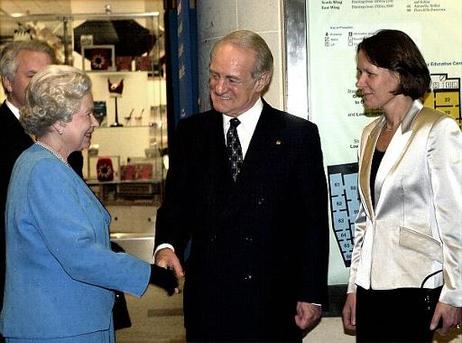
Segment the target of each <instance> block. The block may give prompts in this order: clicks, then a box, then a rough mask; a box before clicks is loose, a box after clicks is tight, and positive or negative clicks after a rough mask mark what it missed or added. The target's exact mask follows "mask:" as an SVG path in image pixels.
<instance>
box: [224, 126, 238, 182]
mask: <svg viewBox="0 0 462 343" xmlns="http://www.w3.org/2000/svg"><path fill="white" fill-rule="evenodd" d="M240 123H241V122H240V121H239V119H237V118H233V119H231V120H230V121H229V129H228V133H227V134H226V143H227V150H228V160H229V165H230V167H231V175H232V176H233V180H234V182H236V179H237V176H238V175H239V172H240V171H241V166H242V148H241V142H239V136H238V135H237V127H238V125H239V124H240Z"/></svg>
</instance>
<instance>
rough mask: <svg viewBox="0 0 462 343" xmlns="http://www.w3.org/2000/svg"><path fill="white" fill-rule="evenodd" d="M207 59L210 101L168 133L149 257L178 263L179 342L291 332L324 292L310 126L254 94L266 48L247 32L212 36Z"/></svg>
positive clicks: (321, 185) (308, 320) (323, 235)
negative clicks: (183, 332)
mask: <svg viewBox="0 0 462 343" xmlns="http://www.w3.org/2000/svg"><path fill="white" fill-rule="evenodd" d="M209 71H210V80H209V87H210V97H211V100H212V103H213V110H211V111H208V112H205V113H201V114H197V115H194V116H191V117H189V118H187V119H185V120H182V121H181V122H180V123H179V124H178V127H177V131H176V134H175V138H174V142H172V144H171V145H170V146H171V153H170V169H169V172H168V175H167V183H166V192H165V199H164V202H163V204H162V206H161V208H160V209H159V210H158V212H157V223H156V250H155V260H156V263H157V264H158V265H160V266H163V267H170V268H172V269H174V270H175V272H176V274H177V276H178V277H181V276H183V275H184V274H185V275H186V277H185V286H184V316H185V327H186V338H187V340H188V341H189V342H217V341H228V342H242V341H255V342H271V341H273V342H275V341H277V342H301V341H302V338H303V332H304V330H306V329H309V328H312V327H313V326H314V325H315V324H316V323H317V321H318V320H319V319H320V316H321V305H322V304H324V303H325V302H326V298H327V260H328V219H327V194H326V193H327V191H326V189H327V188H326V180H325V174H324V168H323V162H322V152H321V146H320V139H319V134H318V130H317V128H316V126H315V125H314V124H312V123H310V122H309V121H307V120H304V119H301V118H297V117H295V116H292V115H289V114H287V113H284V112H281V111H278V110H276V109H274V108H272V107H271V106H270V105H268V104H267V103H266V102H265V101H264V100H263V99H262V98H261V96H262V94H263V93H264V91H265V90H266V88H267V87H268V85H269V83H270V81H271V77H272V73H273V57H272V55H271V52H270V50H269V48H268V46H267V44H266V43H265V41H264V40H263V39H262V38H261V37H260V36H259V35H257V34H255V33H253V32H250V31H236V32H233V33H230V34H229V35H227V36H225V37H224V38H223V39H221V40H220V41H218V42H217V43H216V44H215V46H214V47H213V49H212V52H211V54H210V65H209ZM235 118H237V119H238V120H239V121H238V122H236V121H235ZM189 240H190V244H191V245H190V254H189V257H188V258H187V259H186V260H183V254H184V250H185V246H186V245H187V242H188V241H189ZM183 266H185V272H183Z"/></svg>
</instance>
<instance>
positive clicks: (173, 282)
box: [149, 264, 178, 296]
mask: <svg viewBox="0 0 462 343" xmlns="http://www.w3.org/2000/svg"><path fill="white" fill-rule="evenodd" d="M149 283H150V284H153V285H156V286H159V287H160V288H163V289H165V291H167V294H168V295H170V296H171V295H173V294H175V293H178V291H177V290H178V279H177V278H176V275H175V272H174V271H173V270H171V269H167V268H162V267H159V266H157V265H155V264H151V276H150V278H149Z"/></svg>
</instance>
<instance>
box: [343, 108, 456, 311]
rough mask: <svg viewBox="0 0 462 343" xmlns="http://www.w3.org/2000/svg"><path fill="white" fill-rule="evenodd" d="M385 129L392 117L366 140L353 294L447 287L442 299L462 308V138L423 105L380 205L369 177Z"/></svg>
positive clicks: (407, 128)
mask: <svg viewBox="0 0 462 343" xmlns="http://www.w3.org/2000/svg"><path fill="white" fill-rule="evenodd" d="M384 125H385V119H384V117H380V118H378V119H377V120H375V121H373V122H372V123H371V124H369V125H368V126H367V127H366V128H365V129H364V131H363V134H362V138H361V145H360V154H359V174H358V175H359V176H358V179H359V193H360V198H361V208H360V211H359V215H358V218H357V220H356V225H355V244H354V249H353V254H352V262H351V268H350V280H349V285H348V292H349V293H350V292H354V291H355V290H356V285H359V286H361V287H363V288H365V289H369V288H372V289H377V290H383V289H395V288H402V287H425V288H435V287H438V286H441V285H443V289H442V292H441V296H440V301H441V302H443V303H446V304H450V305H452V306H456V307H461V306H462V133H461V131H460V129H459V127H458V125H457V123H456V122H455V121H454V120H453V119H452V118H450V117H448V116H446V115H445V114H443V113H441V112H439V111H435V110H433V109H429V108H426V107H422V104H421V103H420V101H415V102H414V104H413V106H412V107H411V110H410V111H409V112H408V113H407V114H406V116H405V118H404V120H403V121H402V123H401V125H400V127H399V128H398V130H397V131H396V133H395V134H394V136H393V138H392V140H391V142H390V144H389V146H388V148H387V151H386V152H385V155H384V157H383V159H382V162H381V164H380V167H379V169H378V171H377V176H376V180H375V198H376V204H375V207H374V206H373V205H372V200H371V192H370V187H369V178H370V173H371V163H372V157H373V154H374V150H375V146H376V142H377V139H378V137H379V135H380V132H381V130H382V128H383V126H384ZM439 270H442V272H441V273H438V271H439ZM432 273H436V274H434V275H433V276H430V275H432Z"/></svg>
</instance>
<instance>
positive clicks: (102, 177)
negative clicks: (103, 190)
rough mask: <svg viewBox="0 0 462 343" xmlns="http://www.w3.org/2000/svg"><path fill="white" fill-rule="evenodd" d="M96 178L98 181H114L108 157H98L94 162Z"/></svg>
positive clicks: (110, 161)
mask: <svg viewBox="0 0 462 343" xmlns="http://www.w3.org/2000/svg"><path fill="white" fill-rule="evenodd" d="M96 177H97V178H98V181H112V180H114V168H113V166H112V159H111V158H110V157H100V158H98V162H96Z"/></svg>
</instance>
